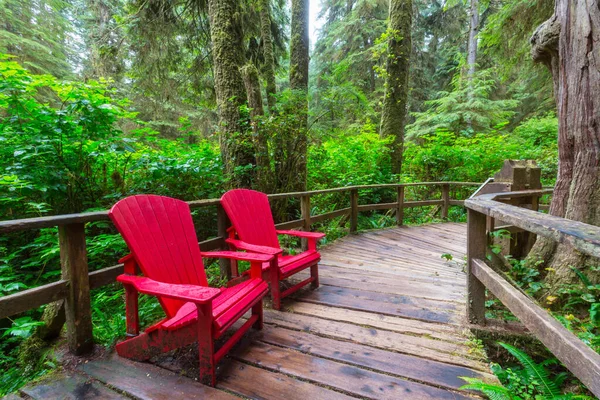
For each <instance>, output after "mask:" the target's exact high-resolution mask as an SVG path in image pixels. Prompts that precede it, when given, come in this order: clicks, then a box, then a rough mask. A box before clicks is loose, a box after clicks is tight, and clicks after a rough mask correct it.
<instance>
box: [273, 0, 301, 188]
mask: <svg viewBox="0 0 600 400" xmlns="http://www.w3.org/2000/svg"><path fill="white" fill-rule="evenodd" d="M308 62H309V58H308V0H292V32H291V41H290V88H291V89H292V91H293V94H292V100H291V102H292V104H291V107H290V110H291V111H292V112H294V113H295V116H296V119H297V123H296V124H294V126H288V127H287V132H285V133H283V132H282V134H279V135H277V137H276V139H275V142H276V151H275V157H276V158H275V161H276V163H275V169H276V175H277V188H276V190H278V191H303V190H306V152H307V147H308V143H307V142H308V139H307V117H308V102H307V91H308Z"/></svg>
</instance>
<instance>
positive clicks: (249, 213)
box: [221, 189, 280, 248]
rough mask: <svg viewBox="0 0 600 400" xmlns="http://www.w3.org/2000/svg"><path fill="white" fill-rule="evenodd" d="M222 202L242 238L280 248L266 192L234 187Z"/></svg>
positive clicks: (249, 241) (246, 240) (253, 242)
mask: <svg viewBox="0 0 600 400" xmlns="http://www.w3.org/2000/svg"><path fill="white" fill-rule="evenodd" d="M221 204H222V205H223V208H224V209H225V212H226V213H227V216H228V217H229V219H230V220H231V224H232V225H233V227H234V229H235V231H236V233H237V235H238V237H239V238H240V240H243V241H244V242H247V243H251V244H256V245H260V246H269V247H275V248H280V246H279V240H278V239H277V231H276V230H275V221H274V220H273V214H272V213H271V206H270V205H269V199H268V198H267V195H266V194H264V193H261V192H257V191H255V190H248V189H234V190H230V191H229V192H227V193H225V194H224V195H223V197H221Z"/></svg>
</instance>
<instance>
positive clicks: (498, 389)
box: [460, 376, 513, 400]
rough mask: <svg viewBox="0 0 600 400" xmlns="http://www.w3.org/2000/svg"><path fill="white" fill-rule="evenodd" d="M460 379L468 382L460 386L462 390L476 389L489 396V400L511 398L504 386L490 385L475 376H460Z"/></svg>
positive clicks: (507, 399)
mask: <svg viewBox="0 0 600 400" xmlns="http://www.w3.org/2000/svg"><path fill="white" fill-rule="evenodd" d="M460 378H461V379H463V380H465V381H466V382H468V384H467V385H464V386H461V389H463V390H477V391H479V392H482V393H483V394H485V395H486V396H488V397H489V398H490V400H512V399H513V396H512V395H511V394H510V391H509V390H508V389H507V388H505V387H504V386H500V385H492V384H489V383H485V382H483V381H481V380H479V379H477V378H469V377H466V376H461V377H460Z"/></svg>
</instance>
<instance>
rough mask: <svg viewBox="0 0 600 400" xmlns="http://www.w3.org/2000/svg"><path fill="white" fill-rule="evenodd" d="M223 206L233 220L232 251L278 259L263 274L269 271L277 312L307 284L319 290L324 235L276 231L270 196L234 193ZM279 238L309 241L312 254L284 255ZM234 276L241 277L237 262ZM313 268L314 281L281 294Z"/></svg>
mask: <svg viewBox="0 0 600 400" xmlns="http://www.w3.org/2000/svg"><path fill="white" fill-rule="evenodd" d="M221 204H222V206H223V208H224V209H225V212H226V213H227V216H228V217H229V219H230V220H231V224H232V227H231V228H230V230H229V235H230V236H229V238H228V239H227V243H229V245H230V246H231V248H232V249H237V250H245V251H248V252H254V253H262V254H270V255H276V256H277V258H276V259H274V260H273V261H271V263H264V264H263V271H264V272H266V271H267V270H269V266H270V265H273V268H270V270H269V273H268V279H269V281H270V283H271V297H272V299H273V308H274V309H276V310H279V309H280V308H281V299H282V298H284V297H286V296H288V295H290V294H292V293H294V292H295V291H297V290H298V289H300V288H302V287H303V286H305V285H307V284H309V283H310V284H311V286H312V287H313V288H317V287H319V270H318V268H319V267H318V264H319V261H320V260H321V255H320V254H319V252H318V251H317V240H319V239H321V238H323V237H325V234H323V233H314V232H304V231H290V230H276V229H275V222H274V221H273V215H272V213H271V207H270V205H269V200H268V198H267V195H266V194H264V193H261V192H257V191H254V190H248V189H235V190H230V191H229V192H227V193H225V194H224V195H223V197H221ZM277 235H291V236H297V237H301V238H306V239H308V250H307V251H304V252H302V253H300V254H297V255H283V250H282V249H281V246H280V245H279V240H278V238H277ZM231 264H232V275H233V276H239V271H238V268H237V262H232V263H231ZM306 268H310V278H308V279H305V280H303V281H302V282H300V283H298V284H296V285H294V286H292V287H290V288H289V289H287V290H285V291H283V292H281V290H280V287H279V281H281V280H284V279H286V278H289V277H290V276H292V275H294V274H296V273H297V272H300V271H302V270H304V269H306Z"/></svg>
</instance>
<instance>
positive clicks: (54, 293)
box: [0, 182, 480, 354]
mask: <svg viewBox="0 0 600 400" xmlns="http://www.w3.org/2000/svg"><path fill="white" fill-rule="evenodd" d="M412 186H421V187H438V188H440V189H441V194H440V197H441V198H440V199H435V200H420V201H405V188H407V187H412ZM465 186H480V183H472V182H419V183H405V184H383V185H363V186H348V187H341V188H334V189H324V190H314V191H308V192H295V193H281V194H271V195H269V199H270V200H280V199H288V198H299V199H300V210H301V218H300V219H297V220H292V221H288V222H283V223H281V224H278V225H277V228H278V229H294V228H301V229H303V230H310V228H311V226H312V224H315V223H318V222H323V221H326V220H329V219H332V218H336V217H340V216H347V217H348V218H349V220H350V232H351V233H354V232H356V231H357V229H358V213H359V212H365V211H374V210H389V209H393V210H395V213H396V221H397V224H398V225H402V224H403V221H404V209H406V208H411V207H424V206H440V211H441V212H440V214H441V217H442V218H447V217H448V209H449V207H450V206H462V205H463V203H464V201H463V200H460V199H451V198H450V187H465ZM373 189H396V194H397V199H396V201H395V202H393V203H383V204H366V205H359V191H361V190H373ZM328 193H329V194H331V193H349V196H350V207H347V208H342V209H339V210H334V211H331V212H327V213H324V214H320V215H311V205H310V204H311V197H313V196H316V195H322V194H328ZM188 204H189V205H190V208H192V209H198V208H205V207H216V209H217V232H218V233H217V237H215V238H212V239H209V240H205V241H202V242H200V248H201V250H202V251H209V250H214V249H219V248H225V247H226V246H225V238H226V230H227V227H228V223H229V221H228V220H227V216H226V214H225V212H224V210H223V209H222V208H221V206H220V203H219V199H210V200H196V201H190V202H189V203H188ZM94 221H109V218H108V211H100V212H90V213H81V214H69V215H57V216H50V217H40V218H29V219H20V220H10V221H0V234H6V233H10V232H17V231H23V230H29V229H40V228H49V227H55V226H57V227H58V233H59V245H60V263H61V279H60V280H58V281H56V282H53V283H49V284H46V285H43V286H39V287H36V288H33V289H27V290H24V291H21V292H18V293H15V294H11V295H8V296H4V297H0V319H2V318H6V317H9V316H11V315H15V314H19V313H22V312H24V311H27V310H30V309H34V308H37V307H40V306H42V305H45V304H48V303H51V302H54V301H58V300H62V299H65V300H66V301H65V313H66V325H67V341H68V344H69V349H70V351H71V352H73V353H75V354H83V353H85V352H87V351H89V350H91V349H92V346H93V341H92V322H91V321H92V317H91V312H92V311H91V298H90V290H91V289H95V288H98V287H101V286H104V285H108V284H110V283H113V282H115V279H116V277H117V275H119V274H121V273H123V265H122V264H118V265H114V266H111V267H108V268H104V269H101V270H98V271H94V272H89V270H88V260H87V251H86V236H85V224H86V223H89V222H94ZM221 262H222V264H221V270H222V271H223V272H228V271H229V270H230V269H229V266H228V265H227V263H226V261H221Z"/></svg>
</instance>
